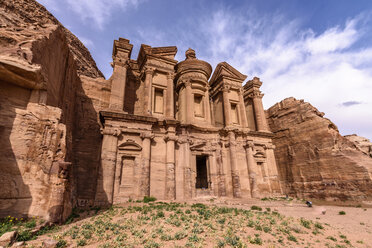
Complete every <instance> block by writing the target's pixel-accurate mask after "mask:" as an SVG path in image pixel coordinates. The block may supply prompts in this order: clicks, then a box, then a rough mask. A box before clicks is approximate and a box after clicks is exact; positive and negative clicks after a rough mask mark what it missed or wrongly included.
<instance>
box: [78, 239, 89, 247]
mask: <svg viewBox="0 0 372 248" xmlns="http://www.w3.org/2000/svg"><path fill="white" fill-rule="evenodd" d="M86 244H87V241H86V240H85V239H79V240H78V242H77V243H76V245H77V246H84V245H86Z"/></svg>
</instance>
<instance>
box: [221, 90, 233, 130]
mask: <svg viewBox="0 0 372 248" xmlns="http://www.w3.org/2000/svg"><path fill="white" fill-rule="evenodd" d="M229 91H230V87H229V86H227V85H225V86H224V87H223V89H222V95H223V112H224V116H225V126H226V127H228V126H230V125H231V121H230V118H231V117H230V116H231V115H230V112H231V110H230V108H231V106H230V100H229Z"/></svg>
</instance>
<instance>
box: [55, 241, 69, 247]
mask: <svg viewBox="0 0 372 248" xmlns="http://www.w3.org/2000/svg"><path fill="white" fill-rule="evenodd" d="M66 246H67V242H66V240H64V239H60V240H58V243H57V245H56V247H57V248H63V247H66Z"/></svg>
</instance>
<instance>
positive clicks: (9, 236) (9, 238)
mask: <svg viewBox="0 0 372 248" xmlns="http://www.w3.org/2000/svg"><path fill="white" fill-rule="evenodd" d="M17 234H18V233H17V231H11V232H7V233H4V234H3V235H1V237H0V245H2V246H8V245H11V244H12V243H13V242H14V240H15V239H16V238H17Z"/></svg>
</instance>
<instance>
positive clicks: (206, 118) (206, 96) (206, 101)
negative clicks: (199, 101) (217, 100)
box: [204, 86, 211, 124]
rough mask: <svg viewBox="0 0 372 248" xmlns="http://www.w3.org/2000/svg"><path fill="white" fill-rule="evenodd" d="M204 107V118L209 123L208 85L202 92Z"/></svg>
mask: <svg viewBox="0 0 372 248" xmlns="http://www.w3.org/2000/svg"><path fill="white" fill-rule="evenodd" d="M204 97H205V99H204V105H205V107H204V109H205V120H206V121H207V123H208V124H211V108H210V102H209V86H207V89H206V91H205V94H204Z"/></svg>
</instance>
